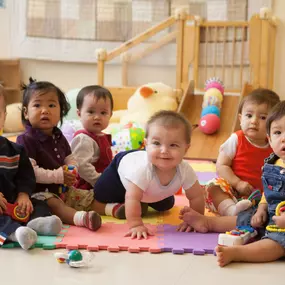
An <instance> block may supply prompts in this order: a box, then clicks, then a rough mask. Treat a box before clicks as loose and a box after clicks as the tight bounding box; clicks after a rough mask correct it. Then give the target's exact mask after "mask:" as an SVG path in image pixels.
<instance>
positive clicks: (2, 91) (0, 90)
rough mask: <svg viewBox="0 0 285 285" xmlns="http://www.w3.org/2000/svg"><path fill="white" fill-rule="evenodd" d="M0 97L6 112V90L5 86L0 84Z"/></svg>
mask: <svg viewBox="0 0 285 285" xmlns="http://www.w3.org/2000/svg"><path fill="white" fill-rule="evenodd" d="M1 97H2V98H3V100H4V111H5V112H6V92H5V88H4V87H3V86H2V85H1V84H0V98H1Z"/></svg>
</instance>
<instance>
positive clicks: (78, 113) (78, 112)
mask: <svg viewBox="0 0 285 285" xmlns="http://www.w3.org/2000/svg"><path fill="white" fill-rule="evenodd" d="M76 113H77V116H78V117H81V113H80V110H79V109H77V110H76Z"/></svg>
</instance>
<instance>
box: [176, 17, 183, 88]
mask: <svg viewBox="0 0 285 285" xmlns="http://www.w3.org/2000/svg"><path fill="white" fill-rule="evenodd" d="M183 40H184V20H182V19H180V20H178V22H177V38H176V88H177V89H179V88H181V84H182V70H183Z"/></svg>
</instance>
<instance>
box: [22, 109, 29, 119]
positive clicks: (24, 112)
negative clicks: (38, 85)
mask: <svg viewBox="0 0 285 285" xmlns="http://www.w3.org/2000/svg"><path fill="white" fill-rule="evenodd" d="M23 114H24V117H25V119H26V120H27V119H28V118H27V116H28V109H27V107H23Z"/></svg>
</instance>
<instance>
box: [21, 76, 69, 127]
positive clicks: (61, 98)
mask: <svg viewBox="0 0 285 285" xmlns="http://www.w3.org/2000/svg"><path fill="white" fill-rule="evenodd" d="M22 90H23V102H22V104H23V108H22V112H21V113H22V115H21V116H22V122H23V124H24V125H25V124H27V123H28V121H27V120H26V119H25V114H24V107H25V108H28V105H29V102H30V100H31V97H32V96H33V94H34V93H35V92H38V93H41V94H45V93H47V92H55V93H56V94H57V96H58V102H59V106H60V123H61V124H62V119H63V117H64V116H66V115H67V114H68V112H69V110H70V104H69V103H68V102H67V100H66V97H65V95H64V93H63V92H62V91H61V90H60V89H59V88H58V87H57V86H55V85H54V84H52V83H51V82H48V81H36V80H34V79H33V78H31V77H30V78H29V84H28V85H26V84H22Z"/></svg>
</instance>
